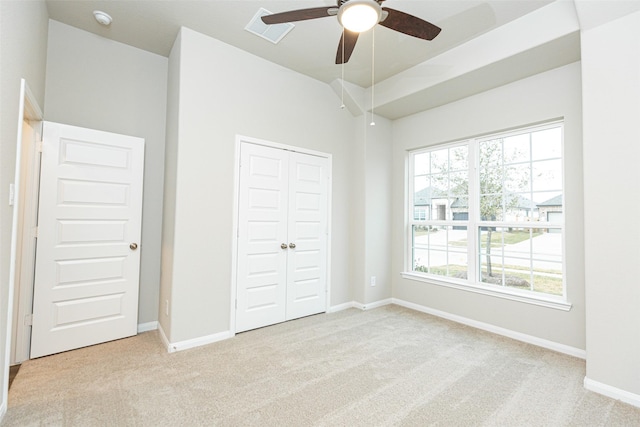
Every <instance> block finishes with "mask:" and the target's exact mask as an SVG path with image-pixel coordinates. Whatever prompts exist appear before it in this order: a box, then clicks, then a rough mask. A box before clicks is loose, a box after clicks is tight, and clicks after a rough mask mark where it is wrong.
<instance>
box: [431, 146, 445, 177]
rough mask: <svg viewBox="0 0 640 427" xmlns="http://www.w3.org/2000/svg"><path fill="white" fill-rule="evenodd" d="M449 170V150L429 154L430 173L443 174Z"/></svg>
mask: <svg viewBox="0 0 640 427" xmlns="http://www.w3.org/2000/svg"><path fill="white" fill-rule="evenodd" d="M448 170H449V149H448V148H445V149H442V150H437V151H432V152H431V173H445V172H447V171H448Z"/></svg>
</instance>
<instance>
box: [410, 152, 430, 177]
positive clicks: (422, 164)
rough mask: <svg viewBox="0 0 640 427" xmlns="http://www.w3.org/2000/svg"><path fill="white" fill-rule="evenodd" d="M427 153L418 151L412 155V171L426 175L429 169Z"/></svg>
mask: <svg viewBox="0 0 640 427" xmlns="http://www.w3.org/2000/svg"><path fill="white" fill-rule="evenodd" d="M429 161H430V160H429V153H420V154H416V155H415V156H413V173H414V174H415V175H426V174H428V173H429V172H430V169H429Z"/></svg>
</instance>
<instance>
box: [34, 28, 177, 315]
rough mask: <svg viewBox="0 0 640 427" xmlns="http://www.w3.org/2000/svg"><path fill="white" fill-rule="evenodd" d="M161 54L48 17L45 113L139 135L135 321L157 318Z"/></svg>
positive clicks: (163, 80)
mask: <svg viewBox="0 0 640 427" xmlns="http://www.w3.org/2000/svg"><path fill="white" fill-rule="evenodd" d="M167 66H168V60H167V58H165V57H162V56H159V55H156V54H153V53H149V52H146V51H144V50H140V49H137V48H134V47H131V46H128V45H125V44H122V43H118V42H114V41H112V40H108V39H105V38H103V37H100V36H97V35H95V34H92V33H88V32H86V31H82V30H79V29H77V28H74V27H71V26H68V25H65V24H62V23H60V22H57V21H53V20H52V21H50V24H49V46H48V55H47V89H46V102H45V105H44V117H45V120H48V121H53V122H59V123H65V124H70V125H74V126H82V127H87V128H92V129H99V130H104V131H108V132H115V133H121V134H125V135H132V136H138V137H142V138H145V164H144V196H143V207H142V240H141V242H140V258H141V259H140V298H139V304H138V305H139V310H138V323H146V322H153V321H156V320H157V319H158V295H159V290H160V245H161V229H162V197H163V180H164V178H163V174H164V151H165V150H164V148H165V147H164V145H165V119H166V109H165V106H166V100H167V95H166V93H167Z"/></svg>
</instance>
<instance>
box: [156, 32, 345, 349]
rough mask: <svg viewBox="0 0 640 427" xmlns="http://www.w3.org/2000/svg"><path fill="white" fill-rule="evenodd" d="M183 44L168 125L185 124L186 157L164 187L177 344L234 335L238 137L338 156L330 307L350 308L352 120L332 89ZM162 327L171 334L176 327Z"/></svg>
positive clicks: (213, 43) (192, 35)
mask: <svg viewBox="0 0 640 427" xmlns="http://www.w3.org/2000/svg"><path fill="white" fill-rule="evenodd" d="M177 43H179V48H178V50H177V48H176V47H175V46H174V50H173V52H172V58H171V59H170V62H172V64H173V61H176V60H177V61H179V73H180V75H179V77H178V78H176V77H175V75H170V76H169V81H170V82H171V83H170V86H171V89H170V93H173V95H172V101H171V102H172V103H173V102H175V99H176V96H177V98H179V109H178V111H177V112H176V111H175V110H173V108H174V107H173V106H169V111H170V112H171V117H170V118H169V123H170V126H174V122H175V121H176V116H177V123H178V124H177V136H178V137H177V139H176V140H171V141H168V144H167V147H169V148H170V149H171V150H175V149H176V148H177V152H176V153H175V154H173V155H174V156H175V157H176V159H177V160H176V161H177V165H176V171H175V173H173V172H171V173H169V172H168V173H167V182H166V183H165V186H166V191H167V192H168V193H174V194H167V196H166V197H168V198H170V197H175V216H174V219H173V224H167V220H168V218H169V215H167V217H166V218H165V225H164V228H165V230H167V229H168V228H170V229H171V228H172V229H174V233H173V242H167V244H165V245H164V246H163V252H165V251H170V252H171V256H163V262H165V263H167V262H168V263H170V264H171V265H170V266H167V265H163V275H164V274H166V273H170V277H163V296H164V295H167V297H168V298H170V313H171V319H170V320H171V326H170V331H166V330H165V332H167V334H168V335H169V337H168V338H169V341H171V342H181V341H185V340H189V339H194V338H199V337H205V336H208V335H212V334H216V333H220V332H225V331H228V330H229V328H230V324H229V317H230V302H231V294H230V290H231V247H232V236H233V229H232V228H233V227H232V224H233V197H234V194H233V179H234V167H235V161H236V160H235V137H236V135H237V134H240V135H245V136H249V137H255V138H260V139H264V140H268V141H273V142H277V143H281V144H287V145H293V146H298V147H303V148H308V149H312V150H317V151H323V152H327V153H330V154H332V155H333V189H332V191H333V205H332V227H333V228H332V232H333V241H332V247H331V250H332V259H331V304H332V305H337V304H340V303H344V302H348V301H350V300H351V299H350V298H351V289H350V288H349V280H348V279H349V277H348V271H349V265H348V254H349V250H350V246H349V243H348V240H347V241H345V239H344V238H343V237H344V236H346V235H348V221H349V215H350V214H349V212H350V211H349V210H350V201H349V197H350V194H349V176H350V167H351V164H350V163H351V160H350V158H349V153H350V149H349V146H350V143H351V141H352V139H353V126H352V121H353V118H352V117H351V116H350V114H349V113H348V112H346V111H345V110H341V109H340V108H339V106H340V102H339V100H338V99H337V98H336V97H335V94H334V93H333V91H332V90H331V88H330V87H329V86H328V85H326V84H324V83H321V82H318V81H316V80H313V79H310V78H308V77H306V76H303V75H300V74H297V73H295V72H293V71H290V70H287V69H285V68H282V67H280V66H278V65H275V64H273V63H270V62H267V61H265V60H263V59H261V58H258V57H256V56H253V55H251V54H248V53H246V52H243V51H241V50H238V49H236V48H234V47H231V46H229V45H227V44H224V43H222V42H220V41H218V40H215V39H212V38H210V37H207V36H204V35H202V34H199V33H197V32H195V31H192V30H189V29H187V28H183V29H182V30H181V35H180V39H179V40H178V41H177ZM176 55H179V58H178V59H176V58H174V57H173V56H176ZM174 71H175V70H174V68H173V66H172V67H171V72H172V73H174ZM336 72H339V70H338V69H337V70H336ZM176 80H177V81H176ZM176 87H179V94H178V95H176V94H175V92H174V91H175V88H176ZM171 132H173V130H171ZM171 139H173V136H171ZM168 154H169V151H167V155H168ZM165 208H166V209H172V207H170V206H166V207H165ZM165 212H166V211H165ZM163 303H164V302H163V301H161V305H162V304H163ZM160 319H161V324H162V326H163V329H165V324H166V323H167V322H166V321H165V320H163V316H161V317H160Z"/></svg>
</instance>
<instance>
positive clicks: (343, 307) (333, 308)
mask: <svg viewBox="0 0 640 427" xmlns="http://www.w3.org/2000/svg"><path fill="white" fill-rule="evenodd" d="M354 307H355V305H354V302H353V301H351V302H345V303H344V304H338V305H332V306H331V307H329V308H328V309H327V313H335V312H338V311H342V310H347V309H349V308H354Z"/></svg>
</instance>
